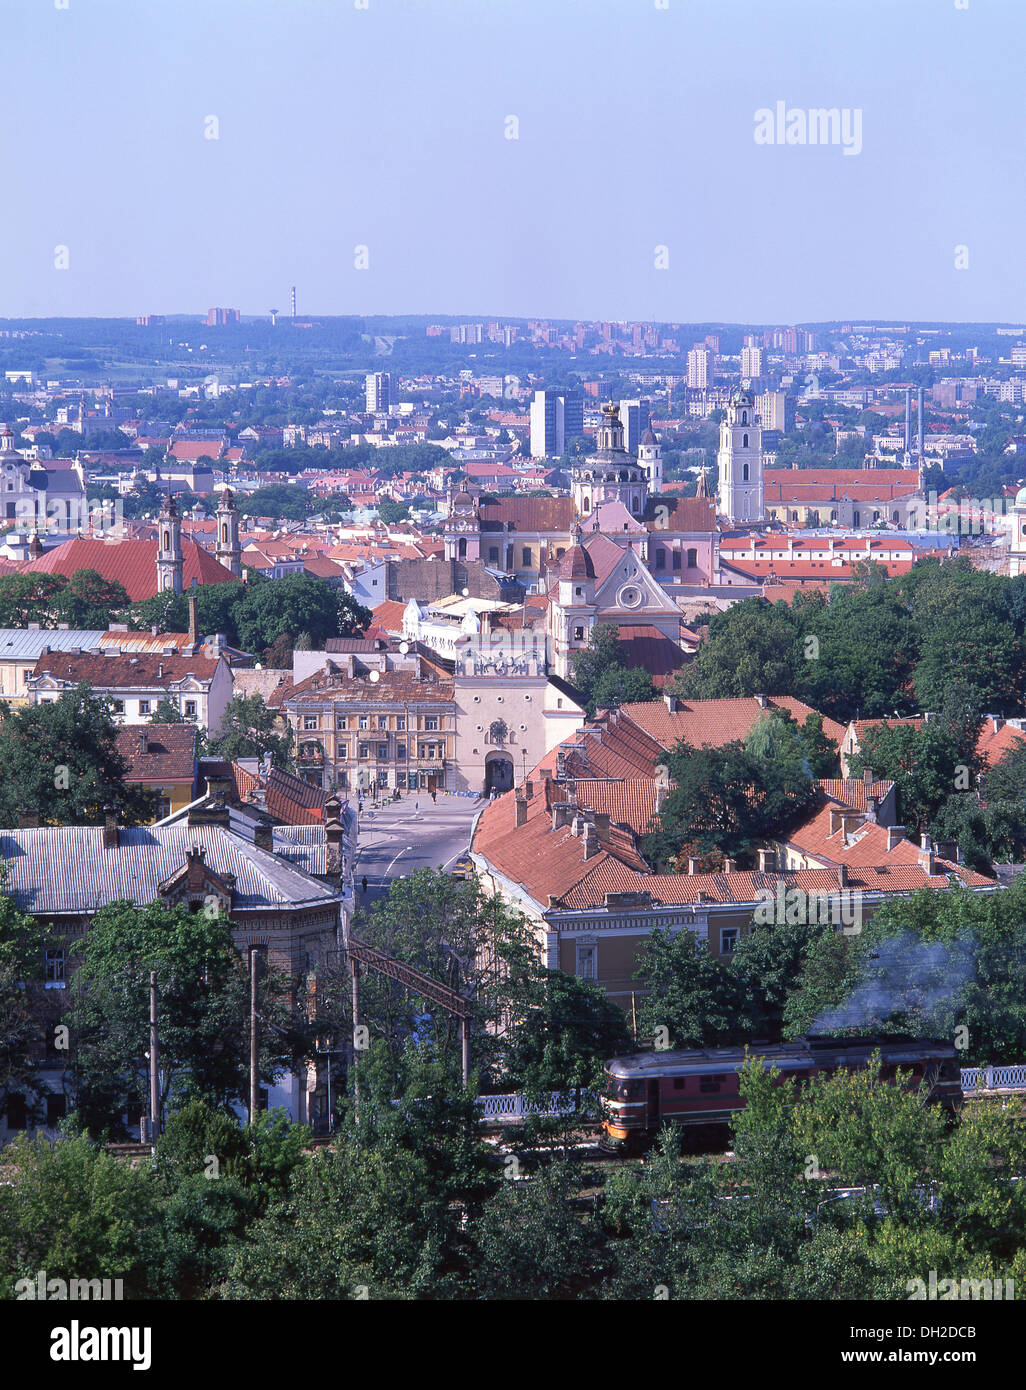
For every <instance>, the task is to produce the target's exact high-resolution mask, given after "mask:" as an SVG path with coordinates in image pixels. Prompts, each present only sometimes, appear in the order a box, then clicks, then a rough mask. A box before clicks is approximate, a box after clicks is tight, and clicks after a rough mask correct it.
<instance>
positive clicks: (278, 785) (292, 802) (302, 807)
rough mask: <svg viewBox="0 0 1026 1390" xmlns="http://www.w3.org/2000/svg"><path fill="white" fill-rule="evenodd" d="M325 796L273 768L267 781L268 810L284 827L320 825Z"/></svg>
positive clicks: (308, 785)
mask: <svg viewBox="0 0 1026 1390" xmlns="http://www.w3.org/2000/svg"><path fill="white" fill-rule="evenodd" d="M326 796H327V793H326V792H325V791H324V789H323V788H322V787H313V786H311V785H310V783H309V782H304V781H303V779H302V778H301V777H294V776H293V775H292V774H291V773H290V772H282V770H281V769H280V768H277V767H273V768H272V769H271V771H270V773H269V775H268V778H267V810H268V812H269V814H270V815H272V816H273V817H274V818H275V820H277V821H281V823H282V824H283V825H320V824H321V822H322V821H323V820H324V802H325V798H326Z"/></svg>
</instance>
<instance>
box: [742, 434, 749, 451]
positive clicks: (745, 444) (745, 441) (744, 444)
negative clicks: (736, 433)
mask: <svg viewBox="0 0 1026 1390" xmlns="http://www.w3.org/2000/svg"><path fill="white" fill-rule="evenodd" d="M741 447H742V449H747V448H748V436H747V434H743V435H742V436H741Z"/></svg>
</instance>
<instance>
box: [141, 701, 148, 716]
mask: <svg viewBox="0 0 1026 1390" xmlns="http://www.w3.org/2000/svg"><path fill="white" fill-rule="evenodd" d="M149 712H150V702H149V700H140V701H139V713H140V714H149Z"/></svg>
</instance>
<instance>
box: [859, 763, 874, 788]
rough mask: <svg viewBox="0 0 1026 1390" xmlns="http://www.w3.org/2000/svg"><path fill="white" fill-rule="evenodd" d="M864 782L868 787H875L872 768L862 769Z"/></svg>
mask: <svg viewBox="0 0 1026 1390" xmlns="http://www.w3.org/2000/svg"><path fill="white" fill-rule="evenodd" d="M862 780H863V782H864V783H865V784H866V786H867V787H871V786H872V785H873V782H874V780H875V779H874V777H873V769H872V768H871V767H864V768H863V769H862Z"/></svg>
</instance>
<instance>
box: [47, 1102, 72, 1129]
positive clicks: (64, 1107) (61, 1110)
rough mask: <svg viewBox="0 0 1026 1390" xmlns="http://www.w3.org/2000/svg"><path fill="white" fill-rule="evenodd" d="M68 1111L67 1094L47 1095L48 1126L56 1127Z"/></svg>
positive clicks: (48, 1127)
mask: <svg viewBox="0 0 1026 1390" xmlns="http://www.w3.org/2000/svg"><path fill="white" fill-rule="evenodd" d="M67 1113H68V1099H67V1096H47V1098H46V1127H47V1129H56V1128H57V1126H58V1125H59V1124H60V1122H61V1120H63V1119H64V1116H65V1115H66V1114H67Z"/></svg>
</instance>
